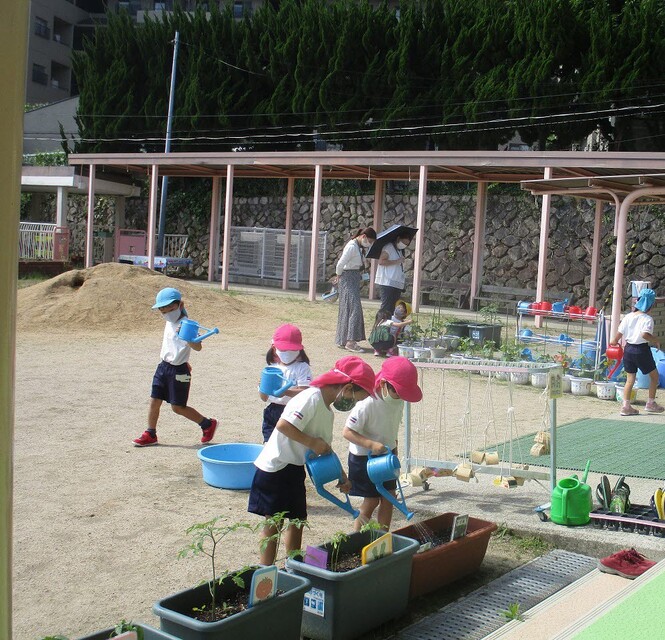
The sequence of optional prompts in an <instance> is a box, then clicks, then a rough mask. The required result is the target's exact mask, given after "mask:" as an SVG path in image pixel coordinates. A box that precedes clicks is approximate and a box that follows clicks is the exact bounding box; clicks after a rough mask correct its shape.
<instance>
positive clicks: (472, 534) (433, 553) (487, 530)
mask: <svg viewBox="0 0 665 640" xmlns="http://www.w3.org/2000/svg"><path fill="white" fill-rule="evenodd" d="M456 515H457V514H456V513H443V514H441V515H438V516H435V517H433V518H429V519H427V520H422V521H421V522H419V523H418V524H417V525H415V524H411V525H409V526H406V527H402V528H400V529H396V530H395V533H396V534H398V535H401V536H405V537H407V538H413V539H415V540H417V541H418V542H419V544H420V543H421V538H420V536H421V532H422V528H421V527H423V526H424V527H426V529H427V530H429V531H431V532H433V533H434V534H435V536H436V535H438V534H441V533H444V532H448V531H449V530H450V529H451V528H452V525H453V518H454V517H455V516H456ZM496 528H497V526H496V524H494V523H493V522H486V521H485V520H479V519H477V518H469V524H468V527H467V532H466V535H465V536H463V537H461V538H458V539H457V540H453V541H451V542H445V543H444V544H441V545H438V546H433V547H432V548H430V549H427V550H426V551H423V552H421V553H416V554H415V555H414V556H413V561H412V562H413V567H412V569H411V583H410V585H409V598H410V599H413V598H417V597H418V596H422V595H425V594H426V593H430V592H432V591H435V590H436V589H440V588H441V587H445V586H446V585H448V584H451V583H453V582H456V581H457V580H460V579H461V578H464V577H465V576H468V575H470V574H472V573H474V572H475V571H477V570H478V569H479V567H480V565H481V563H482V561H483V558H484V557H485V553H486V551H487V545H488V544H489V541H490V536H491V535H492V532H493V531H495V530H496Z"/></svg>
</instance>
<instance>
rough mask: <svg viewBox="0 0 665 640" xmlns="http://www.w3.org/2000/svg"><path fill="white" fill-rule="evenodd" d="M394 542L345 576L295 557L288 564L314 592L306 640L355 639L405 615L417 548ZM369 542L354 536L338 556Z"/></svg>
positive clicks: (363, 534) (361, 534)
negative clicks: (384, 552)
mask: <svg viewBox="0 0 665 640" xmlns="http://www.w3.org/2000/svg"><path fill="white" fill-rule="evenodd" d="M392 540H393V553H392V554H390V555H387V556H384V557H383V558H379V559H378V560H374V561H373V562H370V563H369V564H366V565H363V566H360V567H357V568H356V569H351V570H350V571H345V572H343V573H338V572H335V571H330V570H329V569H322V568H320V567H315V566H312V565H310V564H306V563H305V562H301V561H299V560H294V559H292V558H289V559H288V560H287V561H286V566H287V568H288V569H289V570H291V571H293V572H294V573H295V574H296V575H299V576H303V577H306V578H307V579H308V580H309V581H310V582H311V583H312V591H311V592H308V593H307V594H305V613H304V614H303V619H302V634H303V636H305V637H307V638H312V639H313V640H347V639H350V638H357V637H358V636H361V635H363V634H364V633H366V632H367V631H370V630H371V629H374V628H376V627H378V626H380V625H382V624H384V623H386V622H388V621H389V620H392V619H393V618H398V617H399V616H401V615H402V614H403V613H404V611H405V610H406V607H407V603H408V596H409V582H410V580H411V559H412V558H413V555H414V554H415V553H416V551H417V549H418V546H419V544H418V542H417V541H416V540H413V539H411V538H405V537H403V536H400V535H393V536H392ZM371 541H372V537H371V534H370V533H369V532H358V533H353V534H351V535H350V536H349V538H348V540H346V541H344V542H342V543H341V544H340V547H339V554H340V555H344V554H347V553H358V554H360V552H361V550H362V548H363V547H365V546H367V545H368V544H369V543H370V542H371ZM321 546H322V548H324V549H325V550H326V551H328V553H331V552H332V550H333V549H332V545H330V544H325V545H321ZM315 598H316V600H315ZM314 602H316V606H314V604H313V603H314ZM308 603H310V606H308ZM243 640H244V639H243Z"/></svg>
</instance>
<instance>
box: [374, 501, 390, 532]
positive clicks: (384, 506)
mask: <svg viewBox="0 0 665 640" xmlns="http://www.w3.org/2000/svg"><path fill="white" fill-rule="evenodd" d="M376 519H377V521H378V522H379V524H380V525H381V527H383V528H384V529H385V530H386V531H389V530H390V522H391V521H392V519H393V504H392V502H390V500H386V498H381V502H379V511H378V513H377V514H376Z"/></svg>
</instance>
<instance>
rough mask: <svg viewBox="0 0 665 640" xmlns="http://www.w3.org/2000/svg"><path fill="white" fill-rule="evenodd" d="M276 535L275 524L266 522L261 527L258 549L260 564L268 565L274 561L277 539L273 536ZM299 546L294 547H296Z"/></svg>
mask: <svg viewBox="0 0 665 640" xmlns="http://www.w3.org/2000/svg"><path fill="white" fill-rule="evenodd" d="M287 533H288V530H287ZM276 535H277V527H276V526H275V525H272V524H266V525H265V526H264V527H263V530H262V532H261V549H260V560H259V562H260V563H261V564H265V565H270V564H273V563H274V562H275V554H276V553H277V540H276V538H275V536H276ZM268 538H270V540H267V539H268ZM266 540H267V542H266ZM264 545H265V546H264ZM299 548H300V547H296V549H299ZM287 549H288V546H287Z"/></svg>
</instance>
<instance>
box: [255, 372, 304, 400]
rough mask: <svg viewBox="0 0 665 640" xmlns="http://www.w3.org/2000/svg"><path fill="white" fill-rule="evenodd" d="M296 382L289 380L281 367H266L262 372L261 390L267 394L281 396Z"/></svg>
mask: <svg viewBox="0 0 665 640" xmlns="http://www.w3.org/2000/svg"><path fill="white" fill-rule="evenodd" d="M295 384H296V383H295V382H294V381H293V380H287V379H286V378H285V377H284V375H283V373H282V370H281V369H280V368H279V367H264V368H263V371H262V372H261V382H259V391H260V392H261V393H263V394H264V395H266V396H274V397H275V398H279V397H280V396H282V395H283V394H284V392H285V391H286V390H287V389H290V388H291V387H293V386H294V385H295Z"/></svg>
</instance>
